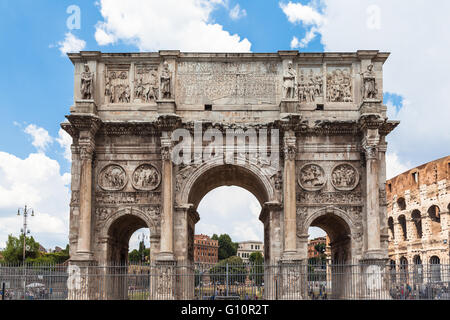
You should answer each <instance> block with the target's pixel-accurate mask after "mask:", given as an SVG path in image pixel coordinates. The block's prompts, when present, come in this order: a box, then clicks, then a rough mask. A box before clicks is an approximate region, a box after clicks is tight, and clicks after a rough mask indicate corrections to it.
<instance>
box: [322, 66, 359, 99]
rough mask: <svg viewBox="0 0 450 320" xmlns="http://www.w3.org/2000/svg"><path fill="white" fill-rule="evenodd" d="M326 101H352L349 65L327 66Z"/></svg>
mask: <svg viewBox="0 0 450 320" xmlns="http://www.w3.org/2000/svg"><path fill="white" fill-rule="evenodd" d="M327 101H328V102H352V101H353V95H352V76H351V68H350V67H329V68H328V72H327Z"/></svg>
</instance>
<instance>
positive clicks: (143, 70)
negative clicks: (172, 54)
mask: <svg viewBox="0 0 450 320" xmlns="http://www.w3.org/2000/svg"><path fill="white" fill-rule="evenodd" d="M135 70H136V71H135V76H134V102H138V103H139V102H140V103H149V102H154V101H156V100H158V99H159V85H158V66H157V65H136V69H135Z"/></svg>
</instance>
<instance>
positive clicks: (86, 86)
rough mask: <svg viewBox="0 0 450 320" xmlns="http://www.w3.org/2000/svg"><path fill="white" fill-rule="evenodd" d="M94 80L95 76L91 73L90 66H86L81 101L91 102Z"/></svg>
mask: <svg viewBox="0 0 450 320" xmlns="http://www.w3.org/2000/svg"><path fill="white" fill-rule="evenodd" d="M93 78H94V74H93V73H92V72H90V70H89V66H88V65H87V64H85V65H84V72H82V73H81V99H83V100H85V99H86V100H90V99H92V95H93V92H94V90H93Z"/></svg>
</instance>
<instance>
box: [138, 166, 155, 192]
mask: <svg viewBox="0 0 450 320" xmlns="http://www.w3.org/2000/svg"><path fill="white" fill-rule="evenodd" d="M160 183H161V175H160V174H159V172H158V169H156V167H155V166H153V165H151V164H141V165H140V166H139V167H137V168H136V170H134V173H133V178H132V184H133V187H134V188H136V189H138V190H155V189H156V188H157V187H158V186H159V184H160Z"/></svg>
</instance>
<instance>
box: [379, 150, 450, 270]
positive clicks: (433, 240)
mask: <svg viewBox="0 0 450 320" xmlns="http://www.w3.org/2000/svg"><path fill="white" fill-rule="evenodd" d="M449 176H450V156H447V157H445V158H442V159H438V160H435V161H432V162H429V163H426V164H424V165H421V166H419V167H416V168H414V169H411V170H409V171H407V172H404V173H402V174H400V175H398V176H396V177H394V178H392V179H390V180H388V181H387V182H386V195H387V201H388V215H387V217H388V221H387V226H388V232H389V257H390V259H391V264H394V262H395V265H397V266H400V265H404V264H405V263H407V264H408V265H414V264H417V263H420V264H430V263H440V264H448V263H449V240H450V215H449V209H450V192H449V191H450V179H449Z"/></svg>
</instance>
